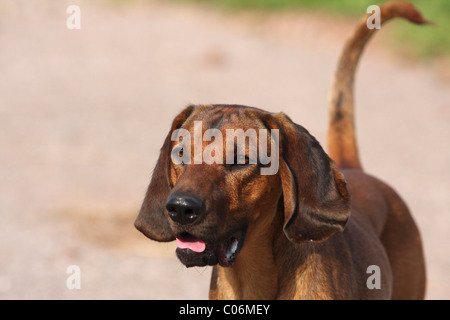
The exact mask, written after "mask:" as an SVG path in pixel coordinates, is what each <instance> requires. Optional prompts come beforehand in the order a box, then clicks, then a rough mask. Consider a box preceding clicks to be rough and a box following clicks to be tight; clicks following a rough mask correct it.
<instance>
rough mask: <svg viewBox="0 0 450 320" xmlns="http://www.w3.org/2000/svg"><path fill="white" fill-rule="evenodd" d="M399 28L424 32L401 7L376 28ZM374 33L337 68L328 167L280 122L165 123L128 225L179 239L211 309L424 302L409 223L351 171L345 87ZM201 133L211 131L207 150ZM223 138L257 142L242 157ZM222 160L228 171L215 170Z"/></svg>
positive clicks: (356, 39)
mask: <svg viewBox="0 0 450 320" xmlns="http://www.w3.org/2000/svg"><path fill="white" fill-rule="evenodd" d="M397 16H400V17H403V18H406V19H408V20H410V21H412V22H415V23H419V24H421V23H425V22H426V21H425V20H424V19H423V18H422V17H421V15H420V14H419V13H418V12H417V11H416V10H415V9H414V8H413V7H412V6H411V5H410V4H408V3H387V4H385V5H383V6H382V8H381V17H382V22H384V21H387V20H389V19H390V18H393V17H397ZM374 31H375V30H369V29H368V28H367V27H366V18H365V19H364V20H362V21H361V23H360V25H359V26H358V28H357V29H356V30H355V32H354V34H353V35H352V36H351V37H350V39H349V41H348V42H347V44H346V46H345V49H344V52H343V54H342V56H341V59H340V61H339V65H338V69H337V72H336V76H335V83H334V88H333V90H332V93H331V106H330V115H331V122H330V131H329V146H330V155H331V158H333V159H334V161H333V160H331V159H330V157H328V156H327V154H326V153H325V152H324V150H323V149H322V148H321V146H320V145H319V143H318V142H317V141H316V139H315V138H314V137H313V136H312V135H310V134H309V132H308V131H307V130H306V129H304V128H303V127H302V126H300V125H298V124H295V123H294V122H293V121H292V120H291V119H290V118H288V117H287V116H286V115H285V114H283V113H278V114H273V113H269V112H265V111H263V110H260V109H256V108H251V107H245V106H238V105H211V106H189V107H187V108H186V109H185V110H184V111H182V112H181V113H180V114H179V115H178V116H177V117H176V118H175V120H174V121H173V124H172V128H171V130H170V132H169V134H168V136H167V138H166V140H165V142H164V145H163V147H162V149H161V153H160V156H159V159H158V162H157V165H156V167H155V170H154V172H153V177H152V180H151V182H150V186H149V188H148V191H147V195H146V197H145V200H144V203H143V205H142V208H141V211H140V213H139V216H138V217H137V220H136V223H135V225H136V228H137V229H138V230H140V231H141V232H142V233H144V234H145V235H146V236H147V237H149V238H151V239H153V240H156V241H172V240H175V239H177V243H178V248H177V250H176V252H177V255H178V257H179V259H180V260H181V262H182V263H183V264H185V265H186V266H188V267H190V266H205V265H213V266H214V269H213V275H212V279H211V288H210V298H215V299H390V298H393V299H422V298H423V297H424V291H425V265H424V257H423V252H422V246H421V240H420V235H419V231H418V229H417V227H416V225H415V223H414V221H413V218H412V217H411V215H410V213H409V211H408V208H407V207H406V205H405V204H404V202H403V201H402V200H401V199H400V197H399V196H398V195H397V194H396V193H395V191H394V190H392V189H391V188H390V187H389V186H387V185H386V184H384V183H383V182H381V181H380V180H378V179H376V178H374V177H372V176H369V175H367V174H366V173H364V172H363V170H362V168H361V165H360V163H359V159H358V152H357V148H356V140H355V134H354V125H353V102H352V98H353V88H352V87H353V78H354V73H355V69H356V65H357V62H358V59H359V56H360V54H361V52H362V50H363V48H364V45H365V44H366V42H367V41H368V40H369V38H370V37H371V35H372V34H373V32H374ZM199 124H200V125H201V126H200V127H199ZM179 129H183V130H179ZM207 129H216V131H215V135H214V144H215V148H211V145H212V144H213V142H212V138H211V136H210V135H209V136H208V137H209V138H208V137H207V135H208V134H209V133H208V134H207V132H210V131H208V130H207ZM232 129H233V130H235V129H242V130H243V131H244V132H246V133H248V132H251V130H255V132H263V134H262V135H261V134H260V135H259V136H258V137H257V138H258V140H257V142H258V143H259V144H258V143H251V142H250V140H251V139H250V135H248V137H247V139H248V140H249V143H245V141H244V144H243V146H242V144H241V145H239V143H237V144H235V143H234V141H235V137H234V136H232V139H231V140H230V141H232V144H231V147H230V145H229V144H226V145H225V144H224V143H223V141H222V143H220V139H219V135H217V133H220V134H222V135H223V136H226V137H227V142H228V141H229V140H228V136H229V133H230V130H232ZM196 130H200V131H199V132H200V139H198V137H197V138H195V135H196V133H195V131H196ZM227 130H228V131H227ZM264 130H266V131H264ZM276 130H278V131H276ZM231 132H232V131H231ZM235 132H236V131H235ZM268 132H270V133H271V134H268ZM272 132H278V133H279V140H276V139H274V136H272ZM189 136H194V141H192V139H189ZM181 137H182V138H181ZM278 142H279V143H278ZM222 146H223V147H222ZM258 147H259V148H260V149H259V153H260V154H261V152H262V151H261V147H265V148H266V150H271V152H270V157H272V158H271V159H272V160H273V161H274V162H275V160H276V162H277V163H276V165H277V167H276V168H277V169H278V170H277V171H276V172H275V173H274V174H262V173H261V172H262V171H261V169H263V168H266V169H267V167H268V166H269V165H268V162H267V161H263V158H261V157H260V158H259V160H258V159H257V158H255V155H256V154H257V151H258V150H257V149H258ZM274 147H275V148H274ZM199 150H200V153H199ZM230 154H231V155H232V156H231V160H232V161H229V159H228V158H227V159H226V161H224V160H225V157H228V155H230ZM199 155H200V156H202V155H209V156H210V158H211V157H212V158H214V160H216V161H214V162H211V161H210V159H209V161H206V160H204V159H203V160H202V159H201V158H200V160H198V159H199V158H198V156H199ZM277 155H278V156H279V157H278V158H275V157H274V156H277ZM174 159H175V160H176V159H178V160H180V159H182V160H180V161H175V160H174ZM186 159H187V161H186ZM189 159H194V161H189ZM217 160H219V161H217ZM266 160H267V159H266ZM221 162H223V163H225V164H222V163H221ZM273 164H274V163H271V164H270V165H273ZM338 168H339V169H338ZM344 177H345V178H344ZM350 199H351V201H350Z"/></svg>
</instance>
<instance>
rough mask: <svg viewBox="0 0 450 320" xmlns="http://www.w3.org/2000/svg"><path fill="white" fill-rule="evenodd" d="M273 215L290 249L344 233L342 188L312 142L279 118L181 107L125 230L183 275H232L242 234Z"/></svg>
mask: <svg viewBox="0 0 450 320" xmlns="http://www.w3.org/2000/svg"><path fill="white" fill-rule="evenodd" d="M242 134H243V136H242ZM240 135H241V136H240ZM277 215H283V217H282V219H283V221H284V223H283V231H284V235H285V236H286V237H287V238H288V239H289V240H290V241H291V242H294V243H302V242H306V241H308V242H309V241H315V242H317V241H324V240H326V239H328V238H329V237H330V236H331V235H333V234H334V233H336V232H340V231H342V230H343V229H344V226H345V224H346V222H347V220H348V217H349V215H350V199H349V194H348V192H347V188H346V185H345V180H344V178H343V176H342V174H341V173H340V172H339V171H338V170H337V168H335V166H334V163H333V161H332V160H331V159H330V158H329V157H328V156H327V155H326V153H325V152H324V151H323V149H322V148H321V147H320V145H319V143H318V142H317V141H316V139H315V138H314V137H313V136H311V135H310V134H309V132H308V131H307V130H306V129H304V128H303V127H301V126H299V125H297V124H295V123H293V122H292V121H291V120H290V119H289V118H288V117H287V116H286V115H284V114H282V113H279V114H272V113H268V112H265V111H262V110H259V109H256V108H250V107H244V106H235V105H233V106H231V105H225V106H221V105H213V106H189V107H187V108H186V109H185V110H184V111H182V112H181V113H180V114H179V115H178V116H177V117H176V118H175V120H174V121H173V123H172V128H171V130H170V132H169V134H168V135H167V137H166V139H165V141H164V144H163V147H162V148H161V153H160V155H159V159H158V162H157V164H156V167H155V170H154V172H153V177H152V179H151V182H150V186H149V187H148V191H147V194H146V196H145V199H144V202H143V205H142V208H141V211H140V213H139V215H138V217H137V219H136V222H135V226H136V228H137V229H138V230H140V231H141V232H142V233H143V234H145V235H146V236H147V237H149V238H150V239H153V240H157V241H172V240H175V239H176V240H177V244H178V248H177V256H178V257H179V259H180V260H181V262H182V263H184V264H185V265H186V266H188V267H189V266H204V265H215V264H217V263H219V264H220V265H221V266H232V265H233V264H234V262H235V260H236V258H237V256H238V253H239V252H240V250H241V248H242V246H243V245H245V239H246V233H247V231H248V230H249V229H251V227H252V226H254V225H257V224H259V225H264V226H265V227H267V226H268V225H270V221H271V220H273V219H274V218H275V217H276V216H277ZM260 221H269V223H268V224H267V223H266V224H261V223H260Z"/></svg>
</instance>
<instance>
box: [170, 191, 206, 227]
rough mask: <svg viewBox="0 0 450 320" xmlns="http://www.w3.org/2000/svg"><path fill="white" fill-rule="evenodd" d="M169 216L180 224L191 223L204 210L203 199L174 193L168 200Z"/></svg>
mask: <svg viewBox="0 0 450 320" xmlns="http://www.w3.org/2000/svg"><path fill="white" fill-rule="evenodd" d="M166 209H167V211H168V212H169V217H170V218H171V219H172V220H173V221H175V222H177V223H179V224H190V223H193V222H194V221H195V220H197V219H198V217H200V216H201V215H202V214H203V213H204V212H205V206H204V204H203V201H202V200H200V199H199V198H197V197H194V196H190V195H180V194H178V195H177V194H173V195H171V196H170V197H169V199H168V200H167V202H166Z"/></svg>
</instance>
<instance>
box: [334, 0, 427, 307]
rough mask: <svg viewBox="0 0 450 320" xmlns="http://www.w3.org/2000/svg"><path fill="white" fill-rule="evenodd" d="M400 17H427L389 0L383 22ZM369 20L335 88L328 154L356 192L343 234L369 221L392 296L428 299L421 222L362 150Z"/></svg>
mask: <svg viewBox="0 0 450 320" xmlns="http://www.w3.org/2000/svg"><path fill="white" fill-rule="evenodd" d="M395 17H402V18H405V19H407V20H409V21H410V22H413V23H416V24H426V23H428V22H427V21H426V20H424V19H423V17H422V16H421V14H420V13H419V12H418V11H417V10H416V9H415V8H414V7H413V6H412V5H411V4H410V3H407V2H388V3H386V4H384V5H383V6H382V7H381V20H382V21H381V23H385V22H386V21H388V20H390V19H392V18H395ZM366 20H367V17H365V18H364V19H362V20H361V22H360V24H359V25H358V26H357V28H356V29H355V30H354V32H353V34H352V35H351V36H350V38H349V39H348V41H347V43H346V44H345V47H344V50H343V52H342V55H341V58H340V60H339V63H338V67H337V70H336V74H335V78H334V84H333V87H332V90H331V94H330V106H329V116H330V123H329V132H328V145H329V155H330V157H331V158H332V159H333V160H334V161H335V162H336V164H337V166H338V167H339V168H340V170H341V172H342V173H343V174H344V176H345V178H346V181H347V188H348V190H349V192H350V194H351V198H352V219H350V222H349V225H348V226H347V228H346V231H344V234H345V235H346V236H347V237H354V236H355V232H354V230H353V229H355V228H356V229H357V227H356V226H354V225H355V224H358V221H365V222H367V221H368V222H369V223H370V225H371V226H372V229H371V230H366V231H365V232H369V233H370V232H374V234H375V235H376V236H377V237H378V238H379V239H380V240H381V242H382V244H383V246H384V249H385V251H386V254H387V256H388V259H389V264H390V269H391V273H392V275H391V276H392V278H393V285H392V298H393V299H423V298H424V294H425V262H424V256H423V250H422V245H421V238H420V234H419V231H418V228H417V226H416V224H415V222H414V220H413V218H412V216H411V214H410V212H409V210H408V208H407V206H406V204H405V203H404V201H403V200H402V199H401V198H400V196H399V195H398V194H397V193H396V192H395V191H394V190H393V189H392V188H391V187H389V186H388V185H386V184H385V183H383V182H381V181H380V180H378V179H376V178H374V177H372V176H369V175H367V174H366V173H365V172H364V171H363V170H362V165H361V162H360V159H359V156H358V148H357V143H356V134H355V126H354V110H353V84H354V76H355V71H356V68H357V64H358V60H359V58H360V56H361V53H362V51H363V49H364V46H365V45H366V43H367V42H368V41H369V40H370V38H371V37H372V35H373V34H374V32H375V31H376V29H368V28H367V26H366ZM352 220H353V222H351V221H352ZM363 224H364V223H363ZM352 225H353V226H352ZM357 241H358V240H357V239H354V240H353V242H357ZM351 242H352V241H350V243H351ZM382 276H383V275H382Z"/></svg>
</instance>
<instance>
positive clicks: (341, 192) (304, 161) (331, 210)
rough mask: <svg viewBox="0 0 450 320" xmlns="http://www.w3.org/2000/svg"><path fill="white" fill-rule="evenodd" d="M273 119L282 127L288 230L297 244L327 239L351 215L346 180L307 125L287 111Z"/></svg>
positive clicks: (281, 155)
mask: <svg viewBox="0 0 450 320" xmlns="http://www.w3.org/2000/svg"><path fill="white" fill-rule="evenodd" d="M272 119H273V121H269V122H272V124H269V126H270V127H276V128H278V129H279V130H280V140H281V141H280V161H279V162H280V176H281V182H282V189H283V201H284V215H285V218H284V226H283V228H284V233H285V235H286V236H287V238H288V239H289V240H290V241H292V242H294V243H301V242H306V241H324V240H326V239H328V238H329V237H330V236H331V235H333V234H335V233H336V232H341V231H343V230H344V227H345V224H346V223H347V220H348V218H349V217H350V195H349V193H348V190H347V187H346V182H345V179H344V177H343V175H342V173H341V172H340V171H339V170H338V169H337V168H336V167H335V164H334V162H333V161H332V160H331V159H330V158H329V157H328V155H327V154H326V153H325V151H324V150H323V149H322V147H321V146H320V144H319V142H318V141H317V140H316V139H315V138H314V137H313V136H312V135H311V134H309V132H308V131H307V130H306V129H305V128H303V127H302V126H300V125H297V124H295V123H293V122H292V120H291V119H289V117H287V116H286V115H285V114H283V113H279V114H276V115H272Z"/></svg>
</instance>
